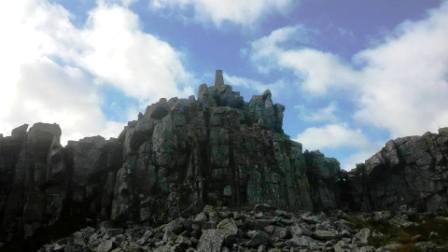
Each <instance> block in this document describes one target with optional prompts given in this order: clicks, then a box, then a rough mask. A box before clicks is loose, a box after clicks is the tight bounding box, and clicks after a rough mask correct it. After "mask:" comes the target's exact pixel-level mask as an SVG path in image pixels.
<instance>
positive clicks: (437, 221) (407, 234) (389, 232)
mask: <svg viewBox="0 0 448 252" xmlns="http://www.w3.org/2000/svg"><path fill="white" fill-rule="evenodd" d="M346 220H347V221H348V222H350V223H352V225H353V226H354V227H355V228H357V229H361V228H369V229H370V230H371V231H372V233H373V232H380V233H382V234H383V235H382V236H376V237H373V236H371V237H370V238H369V245H371V246H374V247H381V246H385V245H387V244H391V243H400V244H403V246H402V247H400V248H399V249H396V250H393V251H394V252H420V251H422V250H420V249H419V248H418V247H416V246H415V243H417V242H420V241H431V242H433V243H434V244H436V245H438V246H443V247H447V248H448V219H445V218H434V217H428V218H424V219H419V220H417V219H413V221H415V222H416V223H417V225H415V226H410V227H398V226H395V225H392V224H391V223H389V222H388V221H374V220H368V221H366V220H363V219H362V218H359V217H355V216H352V217H350V218H347V219H346ZM432 232H435V233H437V234H438V235H437V236H433V237H430V234H431V233H432Z"/></svg>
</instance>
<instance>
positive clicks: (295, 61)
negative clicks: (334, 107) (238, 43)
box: [250, 26, 357, 95]
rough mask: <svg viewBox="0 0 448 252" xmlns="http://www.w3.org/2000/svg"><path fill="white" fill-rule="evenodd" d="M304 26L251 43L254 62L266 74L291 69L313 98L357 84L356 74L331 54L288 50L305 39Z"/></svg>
mask: <svg viewBox="0 0 448 252" xmlns="http://www.w3.org/2000/svg"><path fill="white" fill-rule="evenodd" d="M306 33H307V32H306V30H305V29H304V28H303V27H302V26H287V27H283V28H280V29H277V30H274V31H273V32H271V33H270V34H269V35H268V36H265V37H262V38H260V39H258V40H255V41H253V42H252V43H251V55H250V57H251V60H252V62H254V63H256V64H258V65H259V69H260V70H261V71H263V72H266V71H269V70H271V69H278V68H282V69H288V70H291V71H292V72H293V73H294V74H295V75H296V77H297V78H298V79H299V80H300V81H301V88H303V89H304V90H305V91H308V92H310V93H311V94H314V95H325V94H326V93H327V91H328V89H329V88H330V87H332V86H339V87H351V86H354V85H356V83H357V73H356V72H355V71H354V70H353V69H351V67H350V66H349V65H347V64H346V63H345V62H343V60H341V59H340V58H339V57H337V56H336V55H333V54H331V53H327V52H322V51H319V50H315V49H311V48H305V47H303V48H299V49H294V48H293V49H288V48H287V47H283V44H284V43H286V42H288V41H290V40H297V37H303V39H304V40H307V34H306Z"/></svg>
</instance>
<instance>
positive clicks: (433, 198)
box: [346, 128, 448, 212]
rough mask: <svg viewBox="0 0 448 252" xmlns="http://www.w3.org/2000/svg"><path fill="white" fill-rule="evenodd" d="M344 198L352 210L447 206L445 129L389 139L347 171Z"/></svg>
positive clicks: (437, 208)
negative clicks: (384, 144) (364, 159)
mask: <svg viewBox="0 0 448 252" xmlns="http://www.w3.org/2000/svg"><path fill="white" fill-rule="evenodd" d="M348 181H349V183H348V185H347V186H348V188H347V190H346V193H347V195H346V198H350V199H351V208H352V209H355V210H364V211H372V210H380V209H397V208H398V207H400V206H402V205H407V206H410V207H413V208H416V209H417V210H419V211H429V212H446V210H447V209H448V128H442V129H439V133H438V134H433V133H426V134H424V135H423V136H410V137H403V138H398V139H395V140H390V141H389V142H387V144H386V146H385V147H384V148H383V149H382V150H381V151H379V152H378V153H376V154H375V155H373V156H372V157H371V158H370V159H368V160H367V161H366V162H365V163H364V164H360V165H358V167H357V168H356V169H354V170H352V171H351V172H350V173H349V174H348Z"/></svg>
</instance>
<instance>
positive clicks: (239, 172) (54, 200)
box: [0, 71, 342, 246]
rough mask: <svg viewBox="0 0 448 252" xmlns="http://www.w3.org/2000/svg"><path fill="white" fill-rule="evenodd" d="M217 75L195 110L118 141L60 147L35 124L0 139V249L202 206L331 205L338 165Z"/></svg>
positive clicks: (157, 116)
mask: <svg viewBox="0 0 448 252" xmlns="http://www.w3.org/2000/svg"><path fill="white" fill-rule="evenodd" d="M216 75H217V77H216V81H215V85H214V86H207V85H205V84H204V85H202V86H201V87H200V89H199V95H198V99H197V100H196V98H195V97H190V98H189V99H178V98H172V99H170V100H166V99H161V100H160V101H159V102H157V103H155V104H153V105H151V106H149V107H148V108H147V109H146V111H145V113H144V114H140V115H139V117H138V120H136V121H132V122H129V123H128V125H127V126H126V127H125V129H124V130H123V132H122V133H121V134H120V136H119V138H118V139H110V140H105V139H104V138H102V137H99V136H97V137H88V138H84V139H81V140H79V141H70V142H69V143H68V145H67V146H66V147H62V146H61V145H60V144H59V138H60V135H61V130H60V128H59V126H58V125H56V124H43V123H38V124H35V125H33V126H32V127H31V128H30V129H29V130H28V131H27V128H28V125H24V126H21V127H19V128H17V129H15V130H13V132H12V135H11V136H9V137H2V136H0V182H1V183H0V220H1V229H0V237H1V239H0V242H5V243H6V244H8V243H10V242H11V241H19V240H21V239H25V240H27V241H36V240H37V241H36V242H40V240H46V239H47V240H48V239H51V238H52V237H53V236H52V235H53V234H54V233H56V234H57V235H61V234H62V232H69V231H72V230H74V229H73V228H76V227H79V226H82V225H84V224H85V223H86V221H87V222H88V221H91V222H93V224H94V223H95V222H96V221H97V220H112V221H115V222H117V223H120V222H126V221H134V222H144V223H161V222H165V221H167V220H169V219H172V218H174V217H178V216H181V215H186V214H191V213H192V212H195V211H198V210H200V209H202V207H203V206H204V205H205V204H213V205H225V206H241V205H253V204H256V203H269V204H271V205H274V206H277V207H280V208H287V209H292V210H294V209H307V210H319V209H331V208H335V207H337V206H338V205H340V202H339V193H340V191H339V189H338V188H339V187H340V186H339V178H340V176H341V174H342V173H341V172H340V170H339V163H338V162H337V161H336V160H335V159H328V158H325V157H324V156H323V155H322V154H321V153H319V152H305V153H303V152H302V147H301V145H300V144H299V143H296V142H294V141H291V140H290V139H289V137H288V136H286V135H285V134H284V133H283V130H282V120H283V111H284V107H283V106H282V105H280V104H274V103H273V102H272V97H271V93H270V92H269V91H266V92H264V93H263V94H262V95H260V96H254V97H253V98H252V99H251V100H250V102H248V103H246V102H244V100H243V97H242V96H240V94H239V93H238V92H235V91H233V90H232V87H231V86H229V85H226V84H224V80H223V78H222V72H220V71H218V72H217V74H216ZM91 224H92V223H91ZM57 235H55V236H57ZM41 236H44V237H41ZM55 236H54V237H55ZM36 237H40V238H36ZM54 237H53V238H54ZM39 239H40V240H39ZM30 246H32V245H30Z"/></svg>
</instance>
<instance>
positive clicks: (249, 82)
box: [224, 73, 284, 96]
mask: <svg viewBox="0 0 448 252" xmlns="http://www.w3.org/2000/svg"><path fill="white" fill-rule="evenodd" d="M224 80H225V82H226V83H229V84H230V85H232V86H235V87H242V88H246V89H250V90H253V91H255V92H257V93H260V94H261V93H263V92H264V91H265V90H267V89H269V90H270V91H271V93H272V94H273V96H277V95H280V90H281V89H282V88H283V87H284V83H283V82H280V81H278V82H275V83H272V84H264V83H262V82H260V81H257V80H254V79H249V78H245V77H240V76H236V75H228V74H226V73H224Z"/></svg>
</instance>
